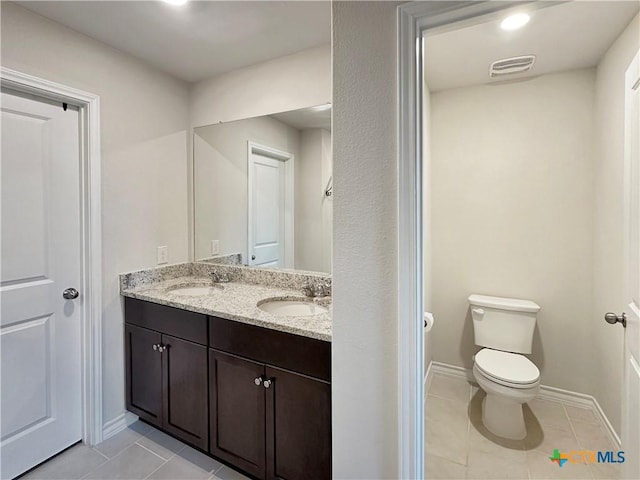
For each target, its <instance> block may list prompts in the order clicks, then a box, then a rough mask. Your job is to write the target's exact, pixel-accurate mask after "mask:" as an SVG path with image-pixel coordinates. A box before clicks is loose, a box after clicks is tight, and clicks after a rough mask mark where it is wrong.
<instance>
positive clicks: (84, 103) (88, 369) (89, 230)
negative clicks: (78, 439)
mask: <svg viewBox="0 0 640 480" xmlns="http://www.w3.org/2000/svg"><path fill="white" fill-rule="evenodd" d="M0 84H1V85H2V87H3V88H8V89H11V90H13V91H16V92H18V93H26V94H30V95H35V96H37V97H40V98H43V99H46V100H54V101H57V102H64V103H67V104H69V105H73V106H75V107H78V109H79V117H80V126H79V129H80V131H79V138H80V176H81V184H80V222H81V239H80V241H81V245H82V252H81V270H80V275H81V282H80V286H79V287H80V288H79V290H80V291H81V292H82V295H83V299H84V301H83V302H82V308H81V337H80V338H81V343H82V344H81V346H80V347H81V355H82V358H81V372H82V373H81V375H82V378H81V392H82V400H81V403H82V414H81V415H82V439H83V442H84V443H85V444H87V445H91V446H93V445H97V444H98V443H100V442H102V437H103V425H102V223H101V212H102V207H101V195H100V191H101V178H100V168H101V159H100V97H99V96H98V95H94V94H92V93H88V92H85V91H82V90H78V89H76V88H72V87H68V86H66V85H62V84H59V83H55V82H51V81H49V80H45V79H43V78H38V77H35V76H32V75H28V74H26V73H22V72H18V71H16V70H12V69H9V68H5V67H0Z"/></svg>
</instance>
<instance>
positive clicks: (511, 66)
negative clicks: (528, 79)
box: [489, 55, 536, 78]
mask: <svg viewBox="0 0 640 480" xmlns="http://www.w3.org/2000/svg"><path fill="white" fill-rule="evenodd" d="M535 61H536V56H535V55H523V56H521V57H511V58H503V59H502V60H496V61H495V62H493V63H492V64H491V66H490V67H489V76H490V77H491V78H494V77H501V76H503V75H513V74H514V73H522V72H528V71H529V70H531V68H533V63H534V62H535Z"/></svg>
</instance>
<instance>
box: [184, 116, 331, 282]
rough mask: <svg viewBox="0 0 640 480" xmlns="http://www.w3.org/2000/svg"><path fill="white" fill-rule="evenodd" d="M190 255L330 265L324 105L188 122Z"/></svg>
mask: <svg viewBox="0 0 640 480" xmlns="http://www.w3.org/2000/svg"><path fill="white" fill-rule="evenodd" d="M193 148H194V169H193V170H194V172H193V173H194V182H193V185H194V217H195V221H194V227H195V232H194V241H195V259H196V260H197V261H207V260H209V261H216V258H220V257H228V256H234V257H233V258H235V259H236V260H237V259H238V257H237V255H238V254H239V255H240V257H239V258H240V262H241V263H242V264H244V265H250V266H252V265H253V266H261V267H268V268H287V269H296V270H306V271H317V272H327V273H330V272H331V236H332V231H331V230H332V222H333V219H332V196H331V195H332V188H333V187H332V155H331V105H330V104H326V105H318V106H314V107H310V108H304V109H300V110H293V111H289V112H282V113H277V114H273V115H266V116H262V117H255V118H247V119H243V120H237V121H234V122H227V123H219V124H215V125H208V126H204V127H198V128H196V129H195V130H194V144H193Z"/></svg>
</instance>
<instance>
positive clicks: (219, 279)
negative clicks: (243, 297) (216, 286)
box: [211, 272, 231, 283]
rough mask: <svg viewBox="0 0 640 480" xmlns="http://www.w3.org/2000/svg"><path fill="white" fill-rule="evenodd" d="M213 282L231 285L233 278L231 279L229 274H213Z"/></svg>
mask: <svg viewBox="0 0 640 480" xmlns="http://www.w3.org/2000/svg"><path fill="white" fill-rule="evenodd" d="M211 281H212V282H213V283H229V282H230V281H231V278H230V277H229V274H228V273H218V272H213V273H212V274H211Z"/></svg>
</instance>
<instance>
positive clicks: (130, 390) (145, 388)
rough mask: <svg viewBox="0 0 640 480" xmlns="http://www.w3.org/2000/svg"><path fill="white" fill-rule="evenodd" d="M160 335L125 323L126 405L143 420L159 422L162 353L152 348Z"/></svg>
mask: <svg viewBox="0 0 640 480" xmlns="http://www.w3.org/2000/svg"><path fill="white" fill-rule="evenodd" d="M160 343H161V335H160V334H159V333H158V332H154V331H153V330H147V329H146V328H141V327H136V326H133V325H128V324H127V325H125V355H126V359H125V369H126V377H127V409H128V410H130V411H132V412H133V413H135V414H136V415H138V416H139V417H140V418H142V419H143V420H146V421H147V422H149V423H152V424H154V425H157V426H162V355H161V353H160V352H159V351H158V350H154V348H153V347H154V345H155V346H157V345H159V344H160Z"/></svg>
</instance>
